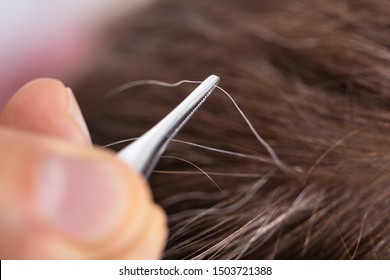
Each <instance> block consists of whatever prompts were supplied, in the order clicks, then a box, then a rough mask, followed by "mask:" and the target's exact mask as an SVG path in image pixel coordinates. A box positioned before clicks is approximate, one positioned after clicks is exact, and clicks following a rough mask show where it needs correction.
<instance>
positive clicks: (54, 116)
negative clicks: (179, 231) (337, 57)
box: [0, 79, 167, 259]
mask: <svg viewBox="0 0 390 280" xmlns="http://www.w3.org/2000/svg"><path fill="white" fill-rule="evenodd" d="M47 135H49V136H53V137H55V138H58V139H55V138H53V137H46V136H47ZM61 139H62V140H61ZM63 140H67V141H63ZM71 142H73V143H77V144H80V143H81V144H84V145H74V144H72V143H71ZM85 144H88V145H85ZM89 144H90V138H89V134H88V131H87V129H86V126H85V123H84V120H83V118H82V115H81V113H80V111H79V108H78V105H77V103H76V101H75V99H74V96H73V94H72V93H71V92H70V91H68V90H67V89H66V88H65V87H64V86H63V84H62V83H60V82H58V81H56V80H51V79H41V80H36V81H33V82H31V83H29V84H27V85H26V86H24V87H23V88H21V89H20V90H19V91H18V92H17V94H16V95H15V96H14V97H13V98H12V100H11V101H10V103H9V104H8V105H7V106H6V107H5V109H4V111H3V112H2V113H1V116H0V155H1V160H0V228H1V231H0V258H1V259H94V258H95V259H105V258H114V259H120V258H134V259H155V258H159V257H160V256H161V254H162V250H163V248H164V245H165V240H166V237H167V226H166V216H165V214H164V212H163V211H162V210H161V209H160V208H159V207H158V206H157V205H155V204H154V203H153V200H152V197H151V192H150V189H149V187H148V185H147V183H146V182H145V181H144V179H143V178H142V177H141V176H139V175H138V174H136V173H135V172H133V171H132V170H130V169H129V168H128V167H127V166H125V165H124V164H123V163H121V162H120V161H119V160H117V158H116V157H115V155H114V154H111V153H109V152H107V151H103V150H98V149H93V148H92V147H91V146H90V145H89Z"/></svg>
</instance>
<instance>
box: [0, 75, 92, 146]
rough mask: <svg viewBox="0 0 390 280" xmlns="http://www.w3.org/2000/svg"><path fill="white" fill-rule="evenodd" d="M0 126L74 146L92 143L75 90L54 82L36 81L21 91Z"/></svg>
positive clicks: (11, 103) (2, 113)
mask: <svg viewBox="0 0 390 280" xmlns="http://www.w3.org/2000/svg"><path fill="white" fill-rule="evenodd" d="M0 123H2V124H4V125H7V126H11V127H15V128H19V129H23V130H27V131H31V132H36V133H40V134H45V135H48V136H53V137H57V138H62V139H66V140H69V141H71V142H74V143H81V144H91V138H90V136H89V132H88V129H87V126H86V124H85V121H84V118H83V117H82V115H81V112H80V109H79V106H78V104H77V102H76V99H75V97H74V95H73V93H72V91H71V90H70V89H68V88H66V87H65V86H64V85H63V84H62V83H61V82H60V81H57V80H54V79H38V80H34V81H32V82H30V83H28V84H26V85H25V86H23V87H22V88H21V89H20V90H18V92H17V93H16V94H15V95H14V96H13V97H12V98H11V100H10V101H9V102H8V104H7V105H6V106H5V108H4V110H3V111H2V112H1V117H0Z"/></svg>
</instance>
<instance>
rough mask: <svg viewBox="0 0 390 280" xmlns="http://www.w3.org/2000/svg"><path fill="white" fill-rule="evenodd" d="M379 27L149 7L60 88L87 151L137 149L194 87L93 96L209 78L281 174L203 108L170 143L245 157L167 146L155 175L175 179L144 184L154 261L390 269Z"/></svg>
mask: <svg viewBox="0 0 390 280" xmlns="http://www.w3.org/2000/svg"><path fill="white" fill-rule="evenodd" d="M389 19H390V7H389V2H388V1H386V0H372V1H364V0H356V1H335V0H330V1H325V2H324V1H319V0H314V1H313V0H303V1H294V0H290V1H270V0H265V1H255V0H249V1H245V2H243V1H234V0H219V1H207V0H199V1H180V0H162V1H159V2H158V3H157V4H155V5H154V6H153V7H151V8H150V9H148V10H146V11H144V12H143V13H142V14H139V15H138V16H137V17H133V18H132V19H131V20H130V21H128V22H125V23H122V25H121V28H120V30H119V31H118V34H119V36H118V37H117V38H116V40H115V42H114V43H113V47H112V49H111V50H110V51H109V52H107V53H106V55H105V56H103V57H102V59H101V61H100V62H99V63H98V65H97V66H96V68H95V69H94V70H93V71H92V72H91V73H90V74H89V75H88V76H87V77H85V79H84V80H83V81H81V82H80V84H79V85H77V87H75V91H76V92H77V93H79V96H78V99H79V100H80V102H81V106H82V109H83V111H84V112H85V114H86V119H87V122H88V126H89V127H90V130H91V131H92V136H93V139H94V141H95V143H98V144H101V145H103V144H108V143H111V142H114V141H117V140H121V139H126V138H131V137H137V136H140V135H141V134H142V133H143V132H145V131H146V130H147V129H148V128H150V127H151V126H152V125H154V124H155V123H156V122H157V121H158V120H159V119H161V117H162V116H163V115H165V114H166V113H167V112H168V111H169V110H170V109H172V108H173V106H175V105H176V104H177V103H178V102H179V101H180V100H181V99H183V98H184V96H185V95H186V94H188V93H189V92H190V91H191V89H193V88H194V85H182V86H179V87H176V88H162V87H157V86H142V87H137V88H133V89H131V90H129V91H126V92H124V93H121V94H118V95H115V96H112V97H110V98H107V97H106V96H105V95H104V93H105V92H106V91H108V90H110V89H112V88H114V87H116V86H118V85H120V84H122V83H125V82H128V81H131V80H139V79H157V80H162V81H167V82H177V81H179V80H182V79H194V80H203V79H204V78H206V77H207V76H208V75H209V74H217V75H219V76H220V77H221V83H220V86H222V87H223V88H224V89H226V90H227V91H228V92H230V94H231V95H232V96H233V97H234V98H235V100H236V101H237V103H238V104H239V105H240V106H241V107H242V109H243V111H244V112H245V113H246V114H247V116H248V118H249V119H250V120H251V122H252V123H253V125H254V127H255V128H256V130H257V131H258V132H259V133H260V135H261V136H262V137H263V138H264V139H265V140H266V141H267V142H268V143H269V145H270V146H271V147H272V149H273V150H274V151H275V152H276V154H277V155H278V157H279V158H280V159H281V160H282V162H283V163H284V164H285V165H286V166H288V168H289V171H287V172H286V171H283V170H280V168H279V167H278V166H277V165H275V163H274V161H273V160H272V159H271V157H270V155H269V153H268V151H267V150H266V149H265V148H264V146H262V145H260V144H259V143H258V141H257V140H256V138H255V137H254V136H253V135H252V134H251V132H250V130H249V129H248V127H247V126H246V124H245V122H244V121H243V120H242V119H241V117H240V115H239V114H238V113H237V111H236V109H235V107H234V106H233V105H232V104H231V103H230V101H229V100H228V98H227V97H226V96H224V95H223V94H221V93H220V92H215V93H213V95H212V96H211V97H209V99H208V100H207V101H206V102H205V104H204V105H203V106H202V107H201V108H200V110H199V111H198V112H197V113H196V114H195V115H194V116H193V118H192V119H191V120H190V122H189V123H188V125H186V126H185V127H184V129H183V130H182V132H180V133H179V135H178V136H177V137H176V138H177V139H182V140H186V141H190V142H194V143H197V144H201V145H206V146H209V147H214V148H219V149H224V150H229V151H234V152H237V153H242V154H247V155H250V156H238V155H228V154H223V153H218V152H215V151H210V150H205V149H202V148H199V147H196V146H191V145H186V144H183V143H172V144H171V145H170V147H169V149H168V151H167V152H166V155H169V156H170V157H167V158H162V159H161V160H160V163H159V164H158V166H157V167H156V170H160V171H175V172H173V173H170V172H157V173H155V174H153V176H152V177H151V179H150V184H151V186H152V188H153V191H154V195H155V199H156V201H157V202H158V203H160V204H161V205H162V206H163V207H165V209H166V211H167V212H168V214H169V217H170V223H169V226H170V238H169V241H168V244H167V248H166V252H165V258H169V259H178V258H196V259H206V258H212V259H214V258H217V259H234V258H243V259H254V258H274V259H280V258H282V259H296V258H299V259H388V258H390V226H389V225H390V214H389V213H390V205H389V198H390V173H389V170H390V165H389V164H388V163H387V162H388V159H389V156H390V153H389V152H390V67H389V66H390V36H389V33H390V28H389V26H390V25H389ZM117 148H118V149H119V148H120V146H117ZM178 158H181V159H185V160H187V161H190V162H191V163H193V164H196V165H197V166H198V167H200V168H201V169H202V170H204V171H205V172H206V173H207V174H208V175H209V176H210V177H211V178H212V179H213V180H214V181H215V184H217V185H218V187H220V188H221V189H222V191H220V190H218V188H217V187H216V185H215V184H214V183H213V182H212V181H210V180H209V179H208V177H207V176H205V175H204V174H203V173H202V172H200V170H199V169H197V168H196V167H194V166H193V165H192V164H189V163H188V162H185V161H183V160H180V159H178Z"/></svg>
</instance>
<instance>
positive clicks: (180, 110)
mask: <svg viewBox="0 0 390 280" xmlns="http://www.w3.org/2000/svg"><path fill="white" fill-rule="evenodd" d="M218 82H219V77H218V76H215V75H211V76H209V77H208V78H207V79H206V80H204V81H203V82H202V83H201V84H200V85H199V86H198V87H197V88H196V89H195V90H194V91H193V92H192V93H191V94H190V95H188V96H187V97H186V98H185V99H184V100H183V101H182V102H181V103H180V104H179V105H178V106H177V107H176V108H174V109H173V110H172V111H171V112H170V113H169V114H168V115H167V116H166V117H165V118H163V119H162V120H161V121H160V122H158V123H157V124H156V125H155V126H154V127H152V128H151V129H150V130H148V131H147V132H146V133H145V134H143V135H142V136H141V137H140V138H138V139H137V140H135V141H134V142H132V143H131V144H129V145H128V146H126V147H125V148H124V149H122V150H121V151H119V152H118V154H117V156H118V158H119V159H120V160H122V161H123V162H125V163H126V164H127V165H130V166H131V167H132V168H133V169H135V170H136V171H138V172H139V173H141V174H142V175H144V176H145V177H146V178H148V177H149V175H150V174H151V173H152V171H153V169H154V167H155V166H156V164H157V162H158V160H159V159H160V157H161V156H162V154H163V153H164V151H165V149H166V148H167V146H168V144H169V143H170V142H171V140H172V139H173V137H175V135H176V134H177V133H178V132H179V130H180V129H181V128H182V127H183V126H184V124H185V123H186V122H187V121H188V120H189V118H190V117H191V116H192V115H193V114H194V113H195V111H196V110H197V109H198V108H199V107H200V105H202V103H203V102H204V101H205V100H206V98H207V97H208V96H209V95H210V94H211V92H212V91H213V90H214V88H215V87H216V86H217V84H218Z"/></svg>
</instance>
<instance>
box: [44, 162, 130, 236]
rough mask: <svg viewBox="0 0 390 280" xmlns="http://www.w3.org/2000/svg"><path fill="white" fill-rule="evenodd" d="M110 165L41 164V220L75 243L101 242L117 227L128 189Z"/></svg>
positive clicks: (103, 163) (84, 163) (87, 163)
mask: <svg viewBox="0 0 390 280" xmlns="http://www.w3.org/2000/svg"><path fill="white" fill-rule="evenodd" d="M121 178H123V175H122V174H120V172H119V171H117V169H116V168H115V166H112V165H110V164H109V163H105V162H99V161H92V160H87V159H70V158H56V157H53V158H48V159H46V160H44V162H43V164H42V169H41V176H40V178H39V184H38V205H39V208H40V210H41V214H42V216H43V218H44V220H46V221H48V223H49V225H50V226H51V227H53V228H54V229H55V230H57V231H59V232H60V233H62V234H64V235H66V236H68V237H70V238H73V239H77V240H78V241H83V242H88V243H91V242H92V243H93V242H98V241H101V240H104V239H105V238H107V237H108V236H109V234H110V233H111V232H112V231H113V230H114V229H115V227H116V226H118V224H120V222H119V221H120V219H121V218H123V217H122V216H123V214H124V213H125V211H126V199H125V198H126V197H128V193H127V191H128V189H127V187H126V183H125V181H124V180H121Z"/></svg>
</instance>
